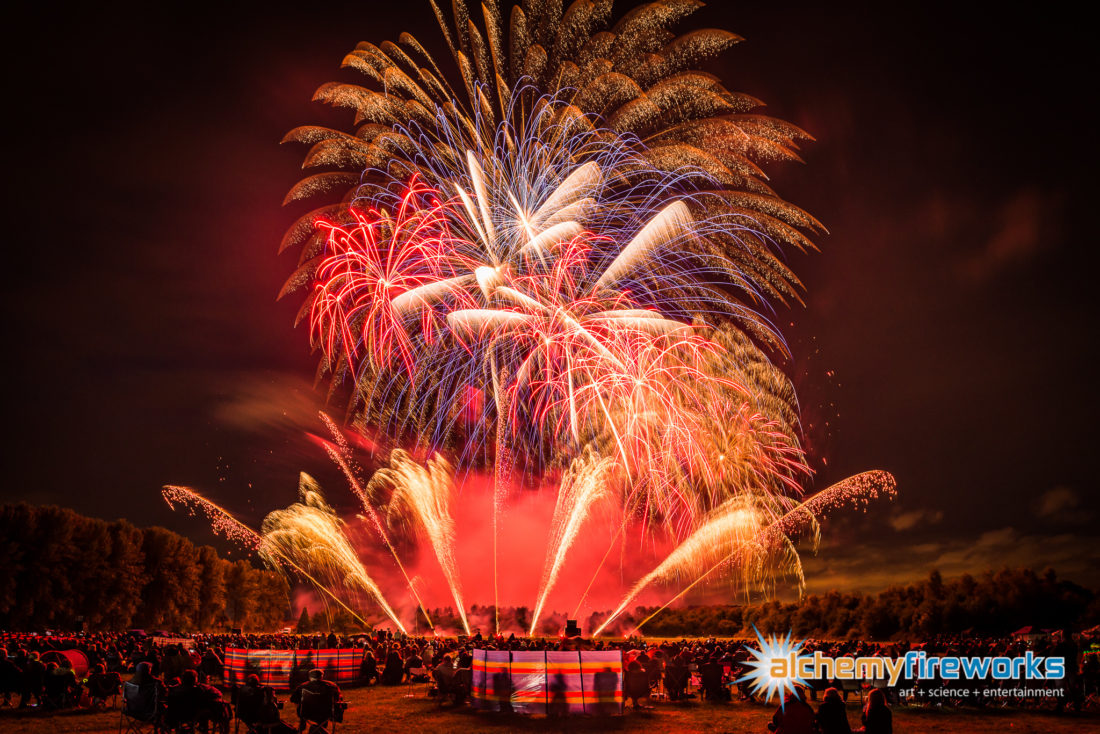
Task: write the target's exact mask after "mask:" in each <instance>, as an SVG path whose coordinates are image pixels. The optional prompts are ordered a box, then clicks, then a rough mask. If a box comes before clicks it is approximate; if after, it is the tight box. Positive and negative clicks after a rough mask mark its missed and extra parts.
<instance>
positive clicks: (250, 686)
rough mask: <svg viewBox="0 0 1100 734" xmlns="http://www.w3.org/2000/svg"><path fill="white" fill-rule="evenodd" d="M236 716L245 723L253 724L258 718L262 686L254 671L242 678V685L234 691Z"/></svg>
mask: <svg viewBox="0 0 1100 734" xmlns="http://www.w3.org/2000/svg"><path fill="white" fill-rule="evenodd" d="M234 698H235V699H236V700H235V701H234V705H235V706H236V707H237V718H238V719H240V720H241V721H242V722H244V723H245V724H254V723H256V721H258V720H259V718H260V706H261V705H262V704H263V701H264V687H263V686H261V685H260V678H259V676H257V675H256V674H255V673H251V674H249V676H248V677H247V678H245V679H244V685H243V686H241V687H240V688H238V689H237V690H236V691H235V692H234Z"/></svg>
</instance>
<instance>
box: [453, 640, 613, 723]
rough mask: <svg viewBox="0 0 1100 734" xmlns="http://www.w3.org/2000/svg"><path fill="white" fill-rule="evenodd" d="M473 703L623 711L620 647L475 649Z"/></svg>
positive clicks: (535, 709) (529, 710) (523, 709)
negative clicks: (589, 648)
mask: <svg viewBox="0 0 1100 734" xmlns="http://www.w3.org/2000/svg"><path fill="white" fill-rule="evenodd" d="M473 698H474V705H475V706H477V707H478V708H482V709H486V710H489V711H514V712H516V713H524V714H554V715H560V714H567V713H571V714H621V713H622V711H623V656H622V652H620V651H581V652H556V651H553V652H551V651H547V652H525V651H516V652H508V651H497V650H474V664H473Z"/></svg>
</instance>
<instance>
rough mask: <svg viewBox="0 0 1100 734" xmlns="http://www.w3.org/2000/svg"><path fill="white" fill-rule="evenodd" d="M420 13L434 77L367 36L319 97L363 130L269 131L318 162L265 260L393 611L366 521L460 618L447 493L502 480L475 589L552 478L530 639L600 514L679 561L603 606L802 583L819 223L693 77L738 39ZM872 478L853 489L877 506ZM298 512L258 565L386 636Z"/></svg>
mask: <svg viewBox="0 0 1100 734" xmlns="http://www.w3.org/2000/svg"><path fill="white" fill-rule="evenodd" d="M430 4H431V7H432V9H433V10H434V12H435V15H436V17H437V19H438V21H439V25H440V28H441V30H442V35H443V41H444V43H445V45H446V48H447V51H448V56H449V59H447V60H446V61H443V60H442V59H438V60H437V58H436V57H435V56H433V55H432V54H431V53H430V52H429V51H428V50H427V48H426V47H425V46H424V45H422V44H421V43H420V42H419V41H418V40H417V39H415V38H413V37H412V36H410V35H408V34H402V35H401V37H400V38H399V39H398V42H397V43H392V42H389V41H386V42H383V43H381V44H379V45H375V44H372V43H360V44H359V45H358V46H357V47H356V48H355V50H353V51H352V52H351V53H350V54H349V55H348V56H347V57H346V58H345V59H344V66H345V67H349V68H351V69H354V70H355V71H357V72H360V73H361V74H362V75H363V76H365V77H366V84H365V85H363V86H360V85H355V84H342V83H331V84H326V85H324V86H322V87H321V88H320V89H319V90H318V92H317V94H316V97H315V98H316V99H317V100H320V101H323V102H325V103H328V104H330V105H334V106H336V107H341V108H347V109H350V110H351V111H352V112H353V113H354V120H355V124H354V128H353V129H351V130H350V131H343V130H336V129H330V128H324V127H315V126H312V127H300V128H297V129H295V130H293V131H291V132H290V133H289V134H288V135H287V137H286V141H291V142H296V143H304V144H306V145H309V146H310V148H309V151H308V153H307V154H306V158H305V162H304V167H305V168H306V169H307V170H309V171H310V172H311V173H310V174H309V175H307V176H306V177H305V178H304V179H303V180H302V181H301V182H300V183H299V184H298V185H296V186H295V187H294V188H293V189H292V190H291V192H290V193H289V194H288V196H287V198H286V203H292V202H301V201H311V202H320V203H321V204H322V205H321V206H320V207H319V208H315V209H313V210H312V211H310V212H309V213H308V214H306V215H304V216H302V217H301V218H300V219H299V220H298V221H297V222H296V223H295V224H294V225H293V226H292V227H291V228H290V230H289V231H288V232H287V234H286V236H285V238H284V240H283V243H282V247H281V249H283V250H285V249H289V248H298V250H299V251H300V258H299V267H298V269H297V270H296V271H295V272H294V273H293V275H292V276H291V277H290V279H289V280H288V281H287V284H286V286H285V287H284V289H283V292H282V294H281V295H286V294H288V293H291V292H294V291H302V292H304V293H305V302H304V304H303V306H302V309H301V311H300V314H299V321H304V322H306V323H307V324H308V328H309V334H310V338H311V342H312V344H313V345H314V347H315V348H317V350H318V351H319V353H320V365H319V373H318V374H319V377H327V378H328V380H329V382H330V385H331V391H330V398H334V397H335V396H338V395H346V396H348V399H349V403H348V415H349V417H350V419H351V420H350V422H351V424H352V425H353V426H354V429H355V430H357V431H359V432H360V433H369V434H370V435H372V436H375V437H384V441H385V442H386V443H387V445H389V447H390V448H392V449H396V450H395V451H394V453H393V456H392V457H391V461H390V466H389V467H386V468H383V469H381V470H379V472H378V473H376V474H375V476H374V477H373V478H371V479H370V480H369V481H364V480H363V479H362V478H360V477H359V476H358V472H359V469H358V466H357V465H355V464H354V462H353V460H352V458H351V453H350V451H349V449H348V446H347V443H346V441H345V440H344V438H343V434H342V431H341V429H339V428H338V427H336V426H335V425H330V426H329V429H330V432H331V433H332V434H333V441H334V443H331V444H329V445H328V446H327V451H328V453H329V455H330V457H332V458H333V459H334V460H335V461H336V462H337V463H338V464H339V465H340V467H341V469H342V470H343V471H344V473H345V474H346V475H347V477H348V480H349V483H350V485H351V487H352V490H353V491H354V492H355V494H356V496H357V497H358V499H359V500H360V501H361V504H362V505H363V507H364V511H365V512H366V513H367V514H368V516H369V519H370V520H371V522H370V523H369V524H368V525H369V526H371V527H373V528H374V531H375V535H376V536H377V540H378V542H380V543H383V544H384V545H386V546H387V547H388V549H389V550H390V551H391V555H392V557H393V560H394V561H395V563H396V564H397V565H398V566H399V567H401V568H402V573H403V574H404V575H405V579H406V581H407V582H408V585H409V587H410V589H412V588H413V584H412V581H411V580H409V576H408V574H407V573H405V571H404V567H403V566H402V561H401V559H400V558H399V554H398V552H397V550H396V549H395V546H394V544H393V543H392V542H391V540H390V538H389V533H390V532H391V529H388V528H387V523H390V524H392V522H393V521H394V520H395V518H397V519H398V520H400V521H402V522H403V523H404V524H405V525H408V526H411V527H413V528H415V532H416V534H418V535H419V537H421V538H422V539H424V540H426V541H427V542H428V543H429V544H430V545H431V547H432V549H433V551H434V555H435V557H436V558H437V560H438V562H439V564H440V567H441V568H442V570H443V572H444V576H445V578H446V582H447V585H448V586H449V588H450V591H451V594H452V597H453V600H454V602H455V603H456V604H457V605H458V607H459V609H460V610H462V609H463V608H464V602H463V597H462V584H461V582H460V578H459V576H460V574H459V568H458V566H457V563H456V561H455V557H454V552H453V547H454V544H455V536H456V532H459V531H460V530H461V529H460V528H456V526H455V522H454V520H453V519H452V517H451V514H450V510H449V503H450V502H451V498H452V495H454V494H455V493H458V492H461V491H462V485H463V477H465V476H468V475H469V474H470V473H471V472H475V471H476V472H481V473H484V474H485V475H488V476H491V477H492V478H493V488H494V489H493V497H492V508H491V512H492V517H493V536H494V538H493V542H494V549H493V554H494V576H495V575H496V571H495V564H496V561H495V559H496V557H497V556H498V555H499V552H500V549H499V548H498V547H497V545H496V544H497V538H498V536H499V532H498V530H499V523H500V518H501V516H502V515H504V514H505V513H506V512H507V510H508V507H509V506H510V503H511V502H512V501H513V500H514V498H515V495H516V493H517V492H523V491H530V490H531V488H533V487H542V486H545V484H546V478H547V477H557V478H559V480H558V481H557V482H556V485H555V486H556V487H557V491H558V496H557V502H556V505H555V507H554V511H553V519H552V521H551V530H550V533H549V537H548V538H547V542H546V553H545V561H544V568H543V572H542V577H541V583H540V589H539V594H538V598H537V600H536V601H535V610H536V611H535V614H534V615H533V616H534V620H533V622H532V626H531V631H532V632H533V631H534V629H535V626H536V624H537V622H538V618H539V615H540V614H541V612H542V609H543V605H544V603H545V602H546V597H547V593H548V592H549V590H550V589H551V588H552V587H553V586H554V584H555V581H556V579H557V577H558V574H559V572H560V570H561V568H562V566H563V564H564V562H565V560H566V556H567V554H568V552H569V551H570V549H571V548H572V547H573V546H574V545H575V542H576V539H577V537H578V535H579V533H580V530H581V528H582V526H583V525H584V524H585V522H586V521H589V519H590V516H591V515H592V514H594V513H595V511H596V510H597V509H600V508H603V509H606V508H611V513H610V514H611V515H612V519H611V520H610V523H611V525H612V527H613V528H614V529H615V531H614V532H613V533H611V534H610V537H611V547H610V548H608V553H607V554H606V555H605V557H604V560H605V561H607V560H608V559H609V558H610V556H611V549H612V548H613V547H615V545H616V544H618V545H619V546H620V547H621V548H623V549H625V548H626V546H627V542H628V540H627V539H628V536H634V537H635V538H636V540H637V541H638V542H639V543H641V544H645V543H646V542H647V539H651V538H654V537H661V538H664V539H666V540H667V541H668V542H670V543H671V544H672V547H674V550H673V551H672V553H671V554H670V555H669V556H668V558H666V559H665V560H664V561H663V562H662V563H660V564H659V565H658V566H657V567H656V568H655V569H654V570H653V571H652V572H651V573H650V574H648V575H646V576H645V577H644V578H642V579H640V580H639V581H638V582H637V585H635V587H634V588H633V589H632V590H631V591H630V593H629V594H628V595H627V598H626V599H625V600H624V601H623V607H621V608H620V610H619V611H621V610H622V608H624V607H625V605H626V604H627V603H629V601H630V600H631V599H633V598H634V597H635V596H636V595H637V592H638V591H639V590H640V588H641V587H644V586H648V585H650V584H654V583H658V582H669V581H670V580H672V579H675V580H676V581H678V582H680V583H681V584H683V583H687V584H694V583H696V582H697V581H698V580H700V579H701V578H702V577H704V576H711V574H712V572H713V573H714V574H716V575H721V576H722V577H724V578H726V579H727V580H730V581H733V582H734V583H735V584H736V585H738V586H739V587H741V588H742V589H743V590H744V591H745V592H746V593H749V592H751V591H754V590H760V589H763V588H765V587H767V586H769V585H774V583H775V582H776V580H777V579H778V578H780V577H782V578H791V579H794V580H795V581H796V582H797V584H798V585H799V587H800V588H801V583H802V569H801V564H800V562H799V560H798V553H797V552H796V550H795V538H798V537H803V536H809V537H810V539H811V541H813V542H816V538H817V533H818V528H817V516H818V515H819V511H820V509H822V508H821V505H822V504H823V503H820V502H819V503H816V504H815V501H814V499H813V498H811V499H810V500H805V499H804V495H805V492H806V489H807V486H808V485H809V482H810V479H811V475H812V472H811V470H810V468H809V465H808V461H807V457H806V455H805V453H804V451H803V448H802V445H801V433H800V426H799V417H798V415H799V414H798V405H797V400H796V397H795V393H794V389H793V386H792V385H791V382H790V380H789V379H788V377H787V376H786V375H785V373H784V372H783V370H782V369H781V368H780V367H779V366H777V365H776V363H775V362H774V361H773V360H774V359H779V360H780V361H782V360H785V359H786V357H787V356H788V355H787V350H786V345H785V343H784V341H783V338H782V335H781V334H780V333H779V331H778V329H777V328H776V327H775V326H774V325H773V324H772V322H771V320H770V319H769V317H768V315H769V313H770V312H771V309H772V308H773V305H774V304H776V303H779V304H787V303H789V302H790V301H800V298H799V292H800V290H801V284H800V282H799V281H798V279H797V277H796V276H795V275H794V273H792V272H791V271H790V269H789V268H788V267H787V266H786V265H785V264H784V262H783V259H782V258H783V253H784V250H786V249H789V248H792V247H793V248H796V249H798V250H809V249H812V248H813V247H814V246H813V244H812V242H811V241H810V239H809V238H808V235H812V234H814V233H815V232H819V231H821V230H822V228H821V226H820V225H819V224H818V222H817V221H816V220H815V219H813V218H812V217H811V216H810V215H808V214H807V213H805V212H804V211H802V210H801V209H799V208H798V207H796V206H793V205H791V204H789V203H787V202H786V201H784V200H783V199H781V198H780V197H779V196H777V195H776V194H775V192H773V191H772V190H771V189H770V188H769V187H768V186H767V185H766V184H765V183H764V180H765V178H766V176H765V174H764V171H763V170H762V168H761V166H762V165H763V164H765V163H767V162H772V161H785V160H798V155H797V147H798V146H797V144H798V142H799V141H800V140H804V139H807V138H808V137H809V136H808V135H807V134H806V133H804V132H803V131H801V130H799V129H798V128H797V127H795V126H793V125H791V124H789V123H786V122H783V121H781V120H777V119H774V118H771V117H767V116H763V115H760V114H758V113H756V112H755V110H756V109H757V108H758V107H759V106H760V104H761V103H760V102H759V101H758V100H756V99H754V98H752V97H750V96H748V95H744V94H739V93H735V92H730V91H728V90H727V89H725V87H724V86H723V85H722V83H721V82H720V81H719V80H718V79H717V78H715V77H714V76H713V75H711V74H709V73H706V72H703V71H700V70H698V69H697V67H698V65H699V64H700V63H701V62H702V61H704V60H705V59H707V58H709V57H712V56H714V55H716V54H718V53H720V52H722V51H724V50H726V49H728V48H729V47H731V46H733V45H734V44H736V43H737V42H738V41H739V40H740V39H739V38H738V37H737V36H735V35H733V34H731V33H728V32H726V31H721V30H712V29H704V30H694V31H690V32H688V33H685V34H682V35H677V34H676V33H675V32H674V31H673V30H671V29H672V28H673V27H674V26H676V25H677V24H678V23H679V22H680V21H682V20H683V19H684V18H685V17H686V16H688V15H690V14H691V13H692V12H693V11H695V10H696V9H698V8H699V7H701V5H702V3H700V2H696V1H694V0H667V1H664V2H654V3H648V4H645V5H641V6H638V7H636V8H634V9H632V10H630V11H629V12H627V13H626V14H625V15H622V16H621V17H620V18H619V19H618V20H617V21H616V22H614V23H613V24H612V23H611V18H612V8H611V5H612V4H611V2H609V1H603V0H576V1H575V2H573V3H572V4H570V5H569V6H568V7H566V8H563V5H562V3H560V2H538V1H537V0H535V1H530V0H528V1H526V2H524V3H523V4H522V6H515V7H512V8H511V9H510V11H509V12H508V13H507V22H506V19H505V14H504V12H503V10H502V9H501V8H500V7H499V5H498V3H497V2H495V0H490V1H488V2H485V3H484V4H482V5H481V6H480V12H476V9H475V8H469V7H467V5H466V3H465V2H463V1H462V0H456V1H455V2H454V4H453V13H451V14H450V15H448V14H445V13H444V12H443V11H442V10H441V9H440V8H439V7H438V5H437V4H436V3H435V2H434V0H432V1H431V3H430ZM326 199H327V200H328V202H329V203H325V200H326ZM336 199H338V201H334V200H336ZM406 452H407V453H406ZM437 454H438V456H436V455H437ZM413 456H423V457H425V461H424V462H418V461H417V460H414V459H413V458H412V457H413ZM432 456H434V457H435V458H430V459H428V458H427V457H432ZM442 456H446V457H448V460H444V459H443V458H441V457H442ZM864 476H866V475H860V477H864ZM875 476H876V479H875V481H872V482H869V483H867V482H864V483H860V482H856V483H857V484H860V486H861V487H863V489H864V490H866V491H864V492H863V494H861V495H860V496H864V497H866V496H870V495H878V494H882V493H891V492H892V491H893V480H892V478H890V477H889V475H885V474H883V475H881V476H879V475H875ZM856 479H859V478H858V477H857V478H853V481H854V480H856ZM864 484H866V485H867V486H865V487H864V486H863V485H864ZM364 486H365V487H366V488H365V489H364ZM833 494H834V495H835V494H844V493H835V492H834V493H833ZM857 494H859V493H857ZM318 497H319V495H316V492H315V491H314V490H303V501H302V503H300V504H299V505H295V506H294V507H299V508H306V509H298V510H296V511H295V512H294V513H292V514H291V515H287V516H284V515H281V514H279V513H278V512H277V513H273V514H272V516H270V517H269V518H268V519H267V520H266V521H265V523H264V529H263V533H262V538H263V540H262V543H263V545H262V546H261V547H260V550H261V554H262V555H263V556H264V557H265V558H266V559H268V560H269V561H270V562H272V563H273V564H275V565H284V566H285V564H284V563H282V562H281V561H280V559H281V558H282V559H285V558H292V559H294V562H295V563H296V564H298V565H300V566H302V567H303V568H313V569H316V568H321V569H324V573H317V574H314V576H317V577H323V578H324V579H325V580H326V583H330V585H331V584H336V585H337V586H339V587H341V588H345V589H346V588H349V587H355V588H357V589H358V590H359V591H363V592H366V593H367V594H368V595H369V596H370V597H371V598H372V599H374V600H375V602H377V603H378V604H379V605H380V606H381V607H382V608H383V609H384V611H386V613H387V614H388V616H390V617H391V618H395V617H394V614H393V612H392V610H391V609H390V607H389V605H388V604H387V603H386V601H385V598H384V597H383V596H382V593H381V590H380V589H379V588H378V587H377V585H375V583H374V582H373V581H372V580H371V578H370V576H369V574H367V573H366V570H365V569H363V568H362V564H361V563H359V562H358V561H357V560H355V558H354V553H352V554H351V555H350V556H349V555H348V554H349V549H350V547H345V545H346V543H345V542H344V541H341V540H339V538H344V535H343V533H342V531H340V528H339V527H338V521H337V520H334V519H333V518H334V516H333V515H332V513H331V512H330V510H326V509H325V507H327V506H324V505H323V502H322V501H321V500H320V499H318ZM311 498H313V499H311ZM177 499H178V497H177ZM309 508H312V509H309ZM379 508H381V509H379ZM307 510H308V511H307ZM279 512H283V511H279ZM379 512H382V513H384V514H385V515H386V518H385V519H386V522H383V519H382V518H380V517H379ZM605 514H606V513H605ZM307 519H308V521H307ZM334 523H337V524H334ZM322 528H327V530H325V531H322ZM807 531H808V532H807ZM324 532H330V533H332V534H333V536H334V537H333V538H329V539H328V540H327V541H324V542H322V540H321V536H322V535H324ZM299 536H300V537H299ZM336 536H339V538H336ZM272 548H278V555H276V554H274V553H273V552H271V551H270V549H272ZM307 549H308V552H307ZM620 557H621V556H620ZM326 559H327V560H326ZM353 561H355V562H354V563H353ZM357 563H358V566H356V564H357ZM600 565H601V566H602V565H603V564H600ZM334 568H339V569H341V574H342V576H341V578H336V576H335V575H334V571H333V569H334ZM598 571H599V569H597V573H598ZM718 571H721V572H722V573H721V574H719V573H718ZM593 578H595V576H593ZM494 586H495V584H494ZM590 586H591V584H590ZM586 593H587V592H586ZM494 596H495V592H494ZM582 600H583V596H582ZM418 601H419V598H418ZM495 601H496V599H494V602H495ZM421 607H423V605H422V604H421ZM460 614H462V622H463V625H464V626H465V627H466V629H467V630H468V629H469V628H468V625H467V623H466V619H465V614H464V613H463V612H461V611H460ZM616 614H618V612H616Z"/></svg>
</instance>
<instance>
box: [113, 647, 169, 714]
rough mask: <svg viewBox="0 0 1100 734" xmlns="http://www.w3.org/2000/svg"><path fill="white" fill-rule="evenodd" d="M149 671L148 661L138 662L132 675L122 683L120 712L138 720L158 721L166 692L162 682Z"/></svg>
mask: <svg viewBox="0 0 1100 734" xmlns="http://www.w3.org/2000/svg"><path fill="white" fill-rule="evenodd" d="M151 671H152V666H150V665H149V663H147V662H140V663H138V664H137V669H136V670H135V671H134V675H133V677H132V678H130V680H128V681H126V682H125V683H123V684H122V713H123V714H125V715H126V716H129V717H131V718H134V719H138V720H140V721H145V722H148V723H158V722H159V721H160V717H161V713H162V712H163V710H164V705H165V699H166V696H167V692H166V689H165V687H164V682H163V681H162V680H161V679H160V678H157V677H156V676H154V675H153V674H152V672H151Z"/></svg>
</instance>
